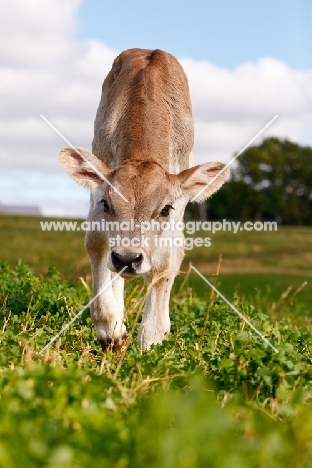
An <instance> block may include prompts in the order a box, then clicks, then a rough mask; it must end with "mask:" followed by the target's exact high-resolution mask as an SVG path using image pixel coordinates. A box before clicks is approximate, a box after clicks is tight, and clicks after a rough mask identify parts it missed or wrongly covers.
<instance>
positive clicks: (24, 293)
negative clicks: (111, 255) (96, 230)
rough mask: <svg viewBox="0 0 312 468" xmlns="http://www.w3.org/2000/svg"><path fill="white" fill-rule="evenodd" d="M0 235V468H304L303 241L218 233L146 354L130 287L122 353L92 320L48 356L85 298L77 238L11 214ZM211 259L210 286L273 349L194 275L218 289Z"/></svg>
mask: <svg viewBox="0 0 312 468" xmlns="http://www.w3.org/2000/svg"><path fill="white" fill-rule="evenodd" d="M0 233H1V234H0V235H1V243H0V262H1V261H6V262H8V264H4V263H0V343H1V346H0V392H1V395H0V396H1V397H0V467H1V468H20V467H21V466H23V467H31V468H32V467H35V468H37V467H38V468H89V467H90V466H93V465H94V466H99V467H101V468H146V467H147V466H148V467H150V468H159V467H161V468H162V467H164V468H206V467H209V468H284V467H290V468H309V467H311V466H312V446H311V439H312V407H311V402H312V354H311V353H312V308H311V279H312V278H311V276H312V271H311V247H312V241H311V238H312V236H311V230H309V229H302V228H284V229H279V231H278V232H276V233H274V232H273V233H267V235H264V233H242V234H241V233H240V234H239V235H237V236H234V235H233V234H231V233H220V234H218V235H215V236H214V237H213V238H212V246H211V248H209V249H194V250H192V251H189V252H187V256H186V259H185V262H184V264H183V267H182V270H183V271H184V273H181V275H180V276H179V277H178V279H177V282H176V284H175V286H174V290H173V294H172V297H171V303H170V314H171V320H172V332H171V334H170V335H169V337H168V340H166V341H165V342H164V343H163V344H162V345H159V346H154V347H152V349H151V350H150V351H148V352H142V350H141V349H140V347H139V346H138V345H137V344H136V335H137V329H138V323H139V322H140V316H141V314H142V308H143V304H144V294H145V293H144V290H143V288H142V283H141V282H140V281H139V280H133V281H130V282H128V283H127V286H126V289H127V295H126V325H127V330H128V334H127V341H126V343H125V346H124V348H123V349H122V352H121V353H117V354H113V353H111V352H110V351H109V352H107V354H105V355H103V354H102V353H101V351H100V346H99V344H98V343H97V340H96V338H95V333H94V328H93V325H92V322H91V319H90V312H89V310H88V309H87V310H86V311H85V312H84V313H83V315H82V316H81V317H80V318H79V319H77V320H76V321H75V322H74V324H73V325H72V327H71V328H69V329H68V330H67V331H66V333H64V334H63V335H62V336H61V337H60V338H59V339H58V340H57V341H56V342H55V343H53V344H52V345H51V346H50V347H49V348H48V349H47V351H45V352H44V353H41V350H42V349H43V347H44V346H45V345H46V344H47V343H48V342H49V340H50V339H51V338H52V337H53V336H54V335H55V334H56V333H57V332H58V331H59V330H60V329H61V327H62V326H63V324H65V323H68V321H69V320H70V319H71V318H73V317H74V315H75V314H76V313H77V312H78V311H79V310H80V309H81V308H82V306H83V305H84V304H86V303H87V302H88V301H89V300H90V294H91V290H90V281H91V277H90V267H89V262H88V258H87V256H86V253H85V250H84V247H83V233H81V232H62V233H61V232H42V231H41V230H40V228H39V218H27V217H12V216H1V217H0ZM195 235H196V236H198V235H199V234H198V233H197V234H195ZM206 235H207V234H205V236H206ZM220 254H222V262H221V273H220V275H219V277H218V280H217V281H218V282H217V285H218V288H219V289H220V291H221V292H222V293H223V294H225V295H226V296H227V297H228V298H229V299H230V300H231V301H233V303H234V304H235V306H236V307H237V308H238V309H239V311H240V312H241V313H243V314H244V315H245V316H246V317H247V318H248V319H249V320H250V321H251V322H252V324H253V325H254V326H255V327H256V328H257V329H258V330H259V331H260V332H261V333H262V334H263V336H265V337H266V338H267V339H268V340H269V342H270V343H271V344H272V345H273V346H274V347H275V349H276V350H277V351H278V352H275V351H274V350H273V349H272V348H271V347H270V346H268V345H267V344H266V343H265V342H264V341H263V340H262V339H261V338H260V337H259V336H258V335H257V334H256V333H255V332H253V331H252V330H251V329H250V328H249V327H248V325H246V324H245V323H244V322H243V321H242V320H241V319H240V318H239V317H238V316H237V315H236V314H235V313H234V312H233V311H232V310H231V309H230V308H229V307H228V306H227V305H226V304H225V303H224V302H223V301H222V300H220V299H219V298H217V297H216V296H215V297H214V299H213V300H210V294H211V291H210V288H209V287H208V285H207V284H206V283H205V282H204V281H203V280H202V279H201V278H199V277H198V276H196V274H195V273H194V272H192V273H191V272H190V271H191V270H190V269H189V262H192V263H193V264H194V265H195V266H196V267H197V268H198V269H199V270H200V271H202V272H203V273H205V275H206V277H207V278H209V279H210V280H211V281H213V279H214V276H213V274H214V273H215V272H216V270H217V265H218V261H219V256H220ZM19 258H22V259H23V262H25V263H27V264H29V265H30V267H31V269H30V268H29V267H28V266H26V265H25V264H24V263H23V262H22V261H18V259H19ZM52 265H55V266H56V267H57V269H59V272H58V271H57V269H55V268H50V267H51V266H52ZM31 270H33V271H34V272H35V274H34V273H33V272H32V271H31ZM79 277H82V278H83V280H79ZM306 283H307V284H306Z"/></svg>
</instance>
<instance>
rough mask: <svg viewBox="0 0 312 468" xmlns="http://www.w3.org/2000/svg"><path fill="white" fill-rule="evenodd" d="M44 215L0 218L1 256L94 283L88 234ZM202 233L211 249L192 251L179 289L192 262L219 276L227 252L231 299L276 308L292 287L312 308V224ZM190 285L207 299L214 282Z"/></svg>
mask: <svg viewBox="0 0 312 468" xmlns="http://www.w3.org/2000/svg"><path fill="white" fill-rule="evenodd" d="M42 219H43V218H37V217H22V216H5V215H2V216H0V235H1V243H0V260H2V261H6V262H8V263H9V264H10V265H11V266H13V265H15V264H16V262H17V261H18V259H19V258H21V259H23V261H24V262H25V263H27V264H28V265H29V266H30V267H31V268H32V269H33V271H34V272H35V273H36V274H39V275H43V274H44V273H45V272H46V271H47V269H48V268H49V267H50V266H51V265H54V266H55V267H56V268H57V269H58V270H59V271H60V272H61V275H62V277H63V278H67V279H68V278H69V279H72V280H77V279H78V278H79V277H80V276H81V277H83V278H84V279H85V280H86V281H87V282H88V283H90V282H91V276H90V265H89V260H88V257H87V253H86V250H85V248H84V245H83V241H84V233H83V232H82V231H80V232H78V231H75V232H66V231H62V232H60V231H59V232H53V231H50V232H48V231H45V232H43V231H42V230H41V228H40V224H39V222H40V221H42ZM80 221H81V220H80ZM199 236H202V237H207V236H208V237H210V238H211V247H209V248H194V249H192V250H189V251H186V256H185V261H184V262H183V265H182V268H181V270H182V273H181V275H180V276H179V277H178V278H177V280H176V284H175V290H176V291H177V290H178V289H179V287H180V285H181V283H182V282H183V281H184V277H185V273H186V272H187V270H188V266H189V262H192V263H193V264H194V266H196V268H197V269H198V270H200V271H201V272H202V273H205V274H207V275H213V274H214V273H215V272H216V269H217V265H218V261H219V256H220V254H222V263H221V269H220V277H219V281H218V287H220V291H221V292H222V293H223V294H224V295H226V296H227V297H228V298H229V299H232V298H233V297H234V294H236V295H238V296H239V298H240V299H241V300H244V299H246V298H247V299H249V300H251V301H255V303H256V305H259V304H260V303H261V304H263V305H264V306H265V307H267V308H269V309H271V308H272V307H273V308H274V303H275V304H276V303H277V302H278V301H280V298H281V296H282V295H283V294H284V293H285V292H286V291H288V289H289V288H291V290H289V291H288V296H289V299H290V301H292V300H293V301H295V302H296V303H301V304H302V305H303V309H308V308H309V306H310V298H311V297H312V229H311V228H304V227H293V228H292V227H283V228H282V227H280V228H279V229H278V230H277V231H276V232H254V231H253V232H245V231H243V232H239V233H238V234H233V233H231V232H219V233H216V234H214V235H210V233H209V232H208V233H207V232H198V233H195V234H194V236H193V237H199ZM305 283H307V284H305ZM302 285H303V286H302ZM185 286H186V287H188V286H189V287H192V288H193V289H195V291H196V293H197V294H198V295H200V296H202V297H207V294H209V290H208V286H207V285H206V284H204V283H203V281H202V280H201V279H200V278H199V277H197V276H196V274H195V273H192V274H191V275H190V276H189V278H188V281H187V283H186V285H185ZM301 286H302V288H301ZM298 289H299V291H298ZM282 304H283V301H282V302H281V303H280V305H282ZM304 306H305V307H304ZM279 307H280V306H279ZM303 311H304V310H303Z"/></svg>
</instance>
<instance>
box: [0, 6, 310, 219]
mask: <svg viewBox="0 0 312 468" xmlns="http://www.w3.org/2000/svg"><path fill="white" fill-rule="evenodd" d="M79 5H80V1H78V0H66V2H64V1H63V0H45V1H44V2H42V1H40V0H14V1H12V0H3V1H2V2H1V6H0V10H1V11H0V67H1V74H0V97H1V103H2V104H1V109H0V141H1V147H0V161H1V162H0V164H1V173H0V201H6V202H9V199H10V200H13V199H14V200H15V201H16V200H17V202H19V203H22V202H24V203H28V202H33V200H34V199H36V200H37V201H38V203H41V204H44V206H46V208H47V209H49V210H50V212H51V210H53V206H54V207H55V209H56V208H57V207H58V210H62V209H64V210H68V211H70V207H72V208H74V209H75V212H76V210H77V204H76V205H75V201H74V200H75V197H77V201H78V200H79V203H81V204H84V205H83V206H84V208H83V209H82V211H83V212H85V203H87V201H86V200H87V198H88V195H87V194H86V193H85V192H83V191H82V189H80V188H79V187H76V186H74V185H73V184H72V183H71V182H68V186H67V185H66V184H65V185H64V179H63V178H64V174H63V172H62V168H61V166H60V165H59V163H58V159H57V154H58V152H59V149H60V148H61V147H62V146H66V143H65V142H63V141H62V140H61V138H60V137H59V136H58V135H56V134H55V133H54V132H53V130H52V129H51V128H49V127H48V126H47V125H46V123H45V122H43V121H42V119H40V117H39V114H41V113H42V114H43V115H45V116H46V117H47V118H48V119H49V120H50V121H51V122H52V123H53V124H54V125H55V126H56V127H57V128H58V129H59V130H60V131H61V132H62V133H63V134H64V135H65V136H66V137H67V138H68V139H69V140H70V141H71V142H72V143H74V144H76V145H77V146H85V147H87V148H91V141H92V133H93V120H94V117H95V112H96V109H97V105H98V102H99V99H100V93H101V85H102V82H103V79H104V77H105V76H106V74H107V72H108V71H109V69H110V67H111V64H112V61H113V59H114V58H115V56H116V55H117V54H118V52H119V51H117V50H112V49H110V48H108V47H107V46H106V45H105V44H103V43H101V42H99V41H95V40H89V41H84V42H78V41H77V40H75V36H74V33H75V31H77V30H78V27H79V25H78V24H77V20H76V18H77V11H78V8H79ZM181 63H182V65H183V66H184V68H185V71H186V73H187V75H188V78H189V83H190V89H191V96H192V102H193V109H194V117H195V131H196V133H195V141H196V143H195V150H194V153H195V162H196V163H201V162H204V161H207V160H213V159H214V160H216V159H218V160H222V161H228V160H229V159H231V157H232V156H233V154H234V153H235V152H237V151H239V150H240V149H241V148H242V147H243V146H245V144H246V143H247V142H248V141H249V140H250V139H251V138H253V136H254V135H255V134H256V133H258V131H259V130H260V129H261V128H262V127H263V126H264V125H265V124H266V123H267V122H268V121H269V120H270V119H271V118H272V117H274V115H276V114H279V119H278V120H277V121H276V122H275V123H274V124H273V125H272V127H271V128H270V129H268V131H266V133H265V134H264V136H268V135H277V136H280V137H287V138H289V139H293V140H295V141H298V142H300V143H303V144H312V140H311V138H312V136H311V130H310V129H311V123H312V88H311V86H310V83H311V81H312V70H310V71H299V70H292V69H291V68H289V67H288V66H287V65H285V64H284V63H282V62H279V61H277V60H274V59H272V58H269V57H266V58H263V59H262V60H260V61H259V62H257V63H244V64H242V65H240V66H239V67H237V68H236V69H235V70H226V69H222V68H219V67H216V66H215V65H213V64H211V63H208V62H204V61H201V62H199V61H195V60H192V59H182V60H181ZM309 132H310V133H309ZM259 141H260V140H259ZM21 171H24V173H23V172H21ZM25 171H27V172H25ZM38 173H39V174H41V176H40V177H41V181H40V177H38ZM57 173H59V175H57ZM12 174H14V180H13V179H12V180H11V183H9V184H8V183H4V182H5V181H6V180H7V179H6V178H8V177H13V176H12ZM18 174H20V175H18ZM23 174H24V175H23ZM25 174H28V175H27V179H28V180H30V181H31V183H32V184H33V187H34V192H35V191H36V190H37V194H38V196H37V197H35V196H34V195H33V194H32V195H30V191H29V189H27V190H26V185H25V183H24V182H22V181H23V180H24V179H25V177H26V176H25ZM51 174H52V176H51ZM58 177H59V179H58ZM65 177H66V176H65ZM23 178H24V179H23ZM18 180H20V183H18V182H17V181H18ZM58 180H59V182H58ZM43 181H45V182H43ZM17 186H18V187H19V189H17ZM56 192H57V196H56ZM82 193H83V195H80V194H82ZM18 200H19V201H18ZM77 203H78V202H77ZM53 204H54V205H53ZM74 205H75V206H74ZM81 206H82V205H81ZM62 207H63V208H62ZM78 211H79V207H78Z"/></svg>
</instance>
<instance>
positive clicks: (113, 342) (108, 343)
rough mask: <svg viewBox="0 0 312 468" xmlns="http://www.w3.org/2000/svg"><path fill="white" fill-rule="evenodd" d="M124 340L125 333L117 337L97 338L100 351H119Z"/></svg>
mask: <svg viewBox="0 0 312 468" xmlns="http://www.w3.org/2000/svg"><path fill="white" fill-rule="evenodd" d="M125 340H126V335H123V336H122V337H119V338H105V339H101V340H99V342H100V345H101V348H102V351H103V352H104V353H106V351H113V352H116V351H120V350H121V348H122V346H123V345H124V343H125Z"/></svg>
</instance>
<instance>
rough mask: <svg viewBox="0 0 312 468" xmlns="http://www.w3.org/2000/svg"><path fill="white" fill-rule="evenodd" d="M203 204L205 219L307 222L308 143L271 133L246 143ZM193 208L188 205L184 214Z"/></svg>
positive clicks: (311, 201) (310, 206)
mask: <svg viewBox="0 0 312 468" xmlns="http://www.w3.org/2000/svg"><path fill="white" fill-rule="evenodd" d="M206 209H207V213H204V215H207V216H206V217H207V219H210V220H220V219H223V218H226V219H228V220H233V221H235V220H237V221H249V220H250V221H258V220H260V221H277V222H278V223H279V224H286V225H306V226H308V225H312V148H310V147H305V146H300V145H298V144H297V143H294V142H291V141H289V140H281V139H278V138H275V137H271V138H267V139H265V140H264V141H263V142H262V143H261V144H260V145H258V146H252V147H250V148H248V149H247V150H246V151H244V153H243V154H242V155H240V156H239V158H238V159H237V161H236V162H235V163H234V164H233V166H232V168H231V178H230V180H229V181H228V182H226V183H225V184H224V185H223V186H222V188H221V189H220V190H219V191H218V192H217V193H216V194H215V195H213V196H212V197H211V199H209V200H208V202H207V204H206ZM195 213H196V211H195V210H194V209H193V208H192V206H189V208H188V216H189V217H194V215H195V217H198V213H199V212H197V215H196V214H195ZM201 216H203V209H202V210H201Z"/></svg>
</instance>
